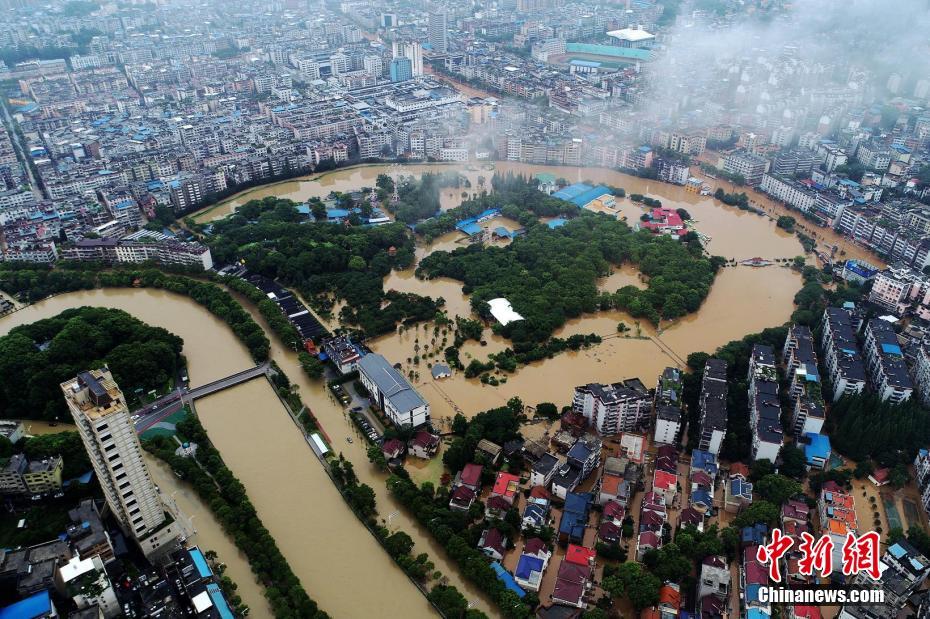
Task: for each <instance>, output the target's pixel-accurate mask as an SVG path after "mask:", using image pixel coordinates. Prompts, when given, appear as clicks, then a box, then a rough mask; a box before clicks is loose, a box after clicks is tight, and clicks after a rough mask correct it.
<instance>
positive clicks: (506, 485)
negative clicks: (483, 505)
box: [491, 473, 520, 497]
mask: <svg viewBox="0 0 930 619" xmlns="http://www.w3.org/2000/svg"><path fill="white" fill-rule="evenodd" d="M519 487H520V477H519V476H518V475H512V474H510V473H498V474H497V479H496V480H495V481H494V489H493V490H491V492H492V493H493V494H497V495H499V496H507V497H513V496H514V495H515V494H516V493H517V490H518V489H519Z"/></svg>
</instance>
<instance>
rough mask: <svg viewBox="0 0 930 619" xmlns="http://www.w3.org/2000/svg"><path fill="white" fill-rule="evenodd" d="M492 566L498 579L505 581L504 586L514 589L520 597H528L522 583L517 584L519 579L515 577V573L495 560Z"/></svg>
mask: <svg viewBox="0 0 930 619" xmlns="http://www.w3.org/2000/svg"><path fill="white" fill-rule="evenodd" d="M491 567H492V568H493V569H494V573H495V574H497V579H498V580H499V581H501V582H502V583H504V586H505V587H507V588H508V589H510V590H511V591H513V592H514V593H516V594H517V596H519V597H521V598H522V597H526V591H524V590H523V589H522V588H521V587H520V585H518V584H517V581H515V580H514V579H513V574H511V573H510V572H508V571H507V570H505V569H504V567H503V566H502V565H501V564H500V563H498V562H497V561H495V562H494V563H492V564H491Z"/></svg>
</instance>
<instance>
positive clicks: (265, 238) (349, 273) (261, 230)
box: [209, 197, 443, 336]
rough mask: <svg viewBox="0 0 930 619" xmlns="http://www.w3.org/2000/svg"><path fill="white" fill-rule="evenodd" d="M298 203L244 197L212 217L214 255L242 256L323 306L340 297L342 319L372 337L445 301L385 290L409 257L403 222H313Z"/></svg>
mask: <svg viewBox="0 0 930 619" xmlns="http://www.w3.org/2000/svg"><path fill="white" fill-rule="evenodd" d="M296 206H297V205H296V203H295V202H293V201H291V200H281V199H277V198H273V197H269V198H265V199H263V200H251V201H249V202H247V203H246V204H245V205H243V206H242V207H241V208H240V209H238V210H237V211H236V212H235V214H233V215H231V216H230V217H227V218H226V219H223V220H221V221H219V222H217V223H216V224H214V228H213V230H212V236H211V238H210V239H209V243H210V248H211V251H212V252H213V257H214V259H215V260H216V261H217V262H218V263H220V264H222V263H224V262H232V261H235V260H242V261H243V262H244V264H245V266H246V267H247V268H248V269H249V271H251V272H253V273H260V274H262V275H266V276H268V277H271V278H274V279H277V280H278V281H280V282H282V283H284V284H286V285H288V286H292V287H294V288H296V289H297V290H298V291H299V292H300V293H301V294H302V296H303V297H304V298H306V299H307V300H308V301H310V303H311V304H313V305H314V306H315V308H316V309H318V310H321V311H324V312H325V311H329V310H330V309H331V308H332V307H333V305H334V303H335V302H336V300H337V299H342V300H344V301H345V303H346V304H345V306H344V307H343V308H342V310H341V311H340V314H339V319H340V321H341V322H342V324H344V325H348V326H355V327H357V328H358V329H360V330H362V331H364V333H365V334H367V335H369V336H375V335H381V334H383V333H389V332H391V331H393V330H394V328H395V327H396V325H397V323H399V322H419V321H422V320H428V319H430V318H433V317H434V316H435V315H436V312H437V311H438V310H439V309H440V308H441V307H442V305H443V301H442V300H441V299H431V298H429V297H423V296H420V295H415V294H405V293H399V292H395V291H389V292H385V290H384V286H383V281H384V277H385V276H386V275H388V274H389V273H390V272H391V269H394V268H398V269H404V268H407V267H409V266H411V265H412V264H413V260H414V255H413V249H414V247H413V239H412V238H411V237H410V235H409V234H408V233H407V229H406V228H405V227H404V226H403V225H401V224H399V223H392V224H388V225H384V226H375V227H364V226H342V225H337V224H328V223H327V224H315V223H314V222H313V221H311V220H310V219H309V218H307V217H306V216H302V215H301V214H300V213H298V211H297V208H296Z"/></svg>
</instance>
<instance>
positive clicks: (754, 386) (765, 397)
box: [748, 344, 784, 462]
mask: <svg viewBox="0 0 930 619" xmlns="http://www.w3.org/2000/svg"><path fill="white" fill-rule="evenodd" d="M748 382H749V427H750V429H751V430H752V450H751V453H752V459H753V460H761V459H766V460H769V461H770V462H775V460H776V458H778V452H779V451H781V446H782V443H783V442H784V430H783V429H782V426H781V404H780V402H779V399H778V373H777V371H776V370H775V351H774V350H773V349H772V347H771V346H766V345H763V344H755V345H753V347H752V352H751V354H750V357H749V376H748Z"/></svg>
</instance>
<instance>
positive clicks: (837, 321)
mask: <svg viewBox="0 0 930 619" xmlns="http://www.w3.org/2000/svg"><path fill="white" fill-rule="evenodd" d="M822 325H823V332H822V335H821V338H820V344H821V348H822V350H823V354H824V364H825V365H826V368H827V373H828V374H829V376H830V384H831V385H833V393H832V400H833V401H834V402H835V401H836V400H838V399H840V397H841V396H844V395H855V394H858V393H862V391H863V390H864V389H865V365H864V364H863V362H862V354H861V353H860V351H859V344H858V343H857V342H856V332H855V330H854V329H853V327H852V322H851V319H850V316H849V312H847V311H846V310H843V309H840V308H838V307H828V308H827V309H826V310H824V319H823V322H822Z"/></svg>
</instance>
